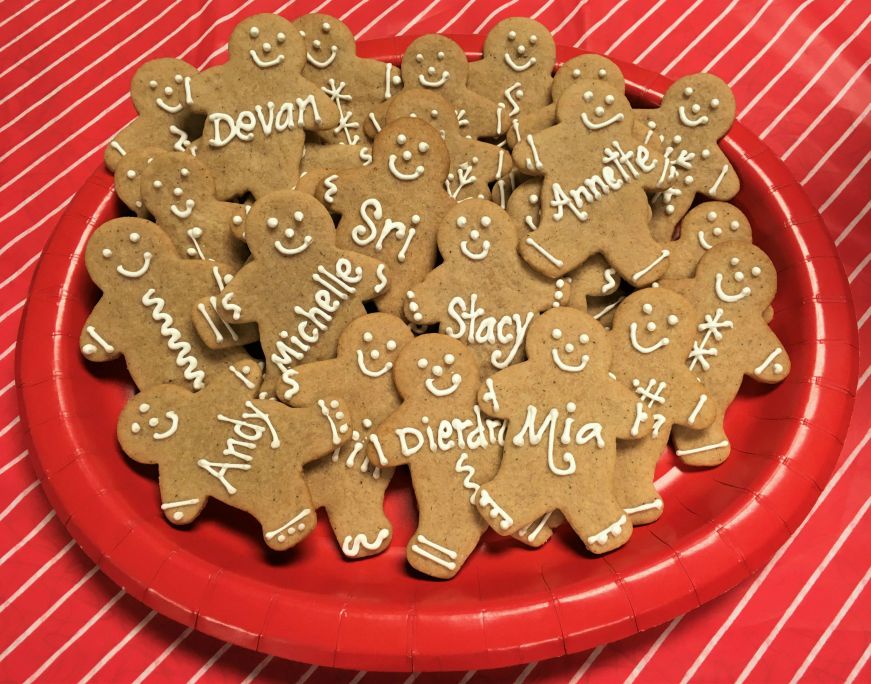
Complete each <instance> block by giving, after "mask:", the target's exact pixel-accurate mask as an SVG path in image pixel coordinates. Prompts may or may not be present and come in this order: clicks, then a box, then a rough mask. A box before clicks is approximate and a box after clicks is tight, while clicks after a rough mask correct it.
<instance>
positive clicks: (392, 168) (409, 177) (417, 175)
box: [387, 154, 424, 180]
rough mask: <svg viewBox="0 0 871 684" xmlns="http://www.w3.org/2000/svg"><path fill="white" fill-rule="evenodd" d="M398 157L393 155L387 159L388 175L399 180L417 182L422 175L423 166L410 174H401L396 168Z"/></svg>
mask: <svg viewBox="0 0 871 684" xmlns="http://www.w3.org/2000/svg"><path fill="white" fill-rule="evenodd" d="M398 158H399V157H398V156H397V155H395V154H391V155H390V157H388V159H387V166H388V168H389V169H390V173H392V174H393V175H394V176H395V177H396V178H398V179H399V180H417V179H418V178H420V177H421V176H422V175H423V172H424V168H423V166H418V167H417V168H415V170H414V171H413V172H412V173H403V172H402V171H400V170H399V169H398V168H397V167H396V160H397V159H398Z"/></svg>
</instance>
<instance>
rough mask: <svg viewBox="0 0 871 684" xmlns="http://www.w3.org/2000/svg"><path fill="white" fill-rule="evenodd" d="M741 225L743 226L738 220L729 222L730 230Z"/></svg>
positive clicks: (736, 228)
mask: <svg viewBox="0 0 871 684" xmlns="http://www.w3.org/2000/svg"><path fill="white" fill-rule="evenodd" d="M740 227H741V224H740V223H738V222H737V221H732V222H731V223H730V224H729V229H730V230H738V229H739V228H740Z"/></svg>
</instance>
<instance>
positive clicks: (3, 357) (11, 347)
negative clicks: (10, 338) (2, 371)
mask: <svg viewBox="0 0 871 684" xmlns="http://www.w3.org/2000/svg"><path fill="white" fill-rule="evenodd" d="M2 321H3V318H2V317H0V322H2ZM13 349H15V342H13V343H12V344H10V345H9V346H8V347H6V351H4V352H3V353H2V354H0V361H2V360H3V359H5V358H6V357H7V356H9V354H10V353H11V352H12V350H13Z"/></svg>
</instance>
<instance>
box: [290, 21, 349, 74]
mask: <svg viewBox="0 0 871 684" xmlns="http://www.w3.org/2000/svg"><path fill="white" fill-rule="evenodd" d="M295 24H296V26H297V27H298V29H299V35H300V37H301V38H302V40H303V42H304V43H305V59H306V62H308V64H310V65H311V66H313V67H314V68H315V69H326V68H328V67H330V66H332V65H333V64H334V63H335V62H336V60H337V59H341V56H343V55H345V54H346V53H347V54H348V55H350V56H353V55H354V54H355V48H354V35H353V34H352V33H351V31H350V30H349V29H348V27H347V26H345V24H343V23H342V22H341V21H339V20H338V19H335V18H334V17H331V16H329V15H328V14H309V15H306V16H303V17H300V18H299V19H297V20H296V22H295Z"/></svg>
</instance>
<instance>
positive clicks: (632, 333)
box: [629, 321, 669, 354]
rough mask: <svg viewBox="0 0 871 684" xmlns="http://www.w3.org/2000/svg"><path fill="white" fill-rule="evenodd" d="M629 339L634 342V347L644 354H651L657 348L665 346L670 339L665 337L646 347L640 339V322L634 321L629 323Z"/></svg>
mask: <svg viewBox="0 0 871 684" xmlns="http://www.w3.org/2000/svg"><path fill="white" fill-rule="evenodd" d="M629 341H630V342H632V346H633V348H634V349H635V350H636V351H638V352H641V353H642V354H651V353H653V352H655V351H656V350H657V349H660V348H662V347H665V346H666V345H667V344H668V343H669V339H668V338H667V337H663V338H662V339H660V340H659V341H658V342H656V343H655V344H652V345H650V346H649V347H645V346H644V345H643V344H641V343H640V342H639V341H638V323H636V322H635V321H632V323H630V324H629Z"/></svg>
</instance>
